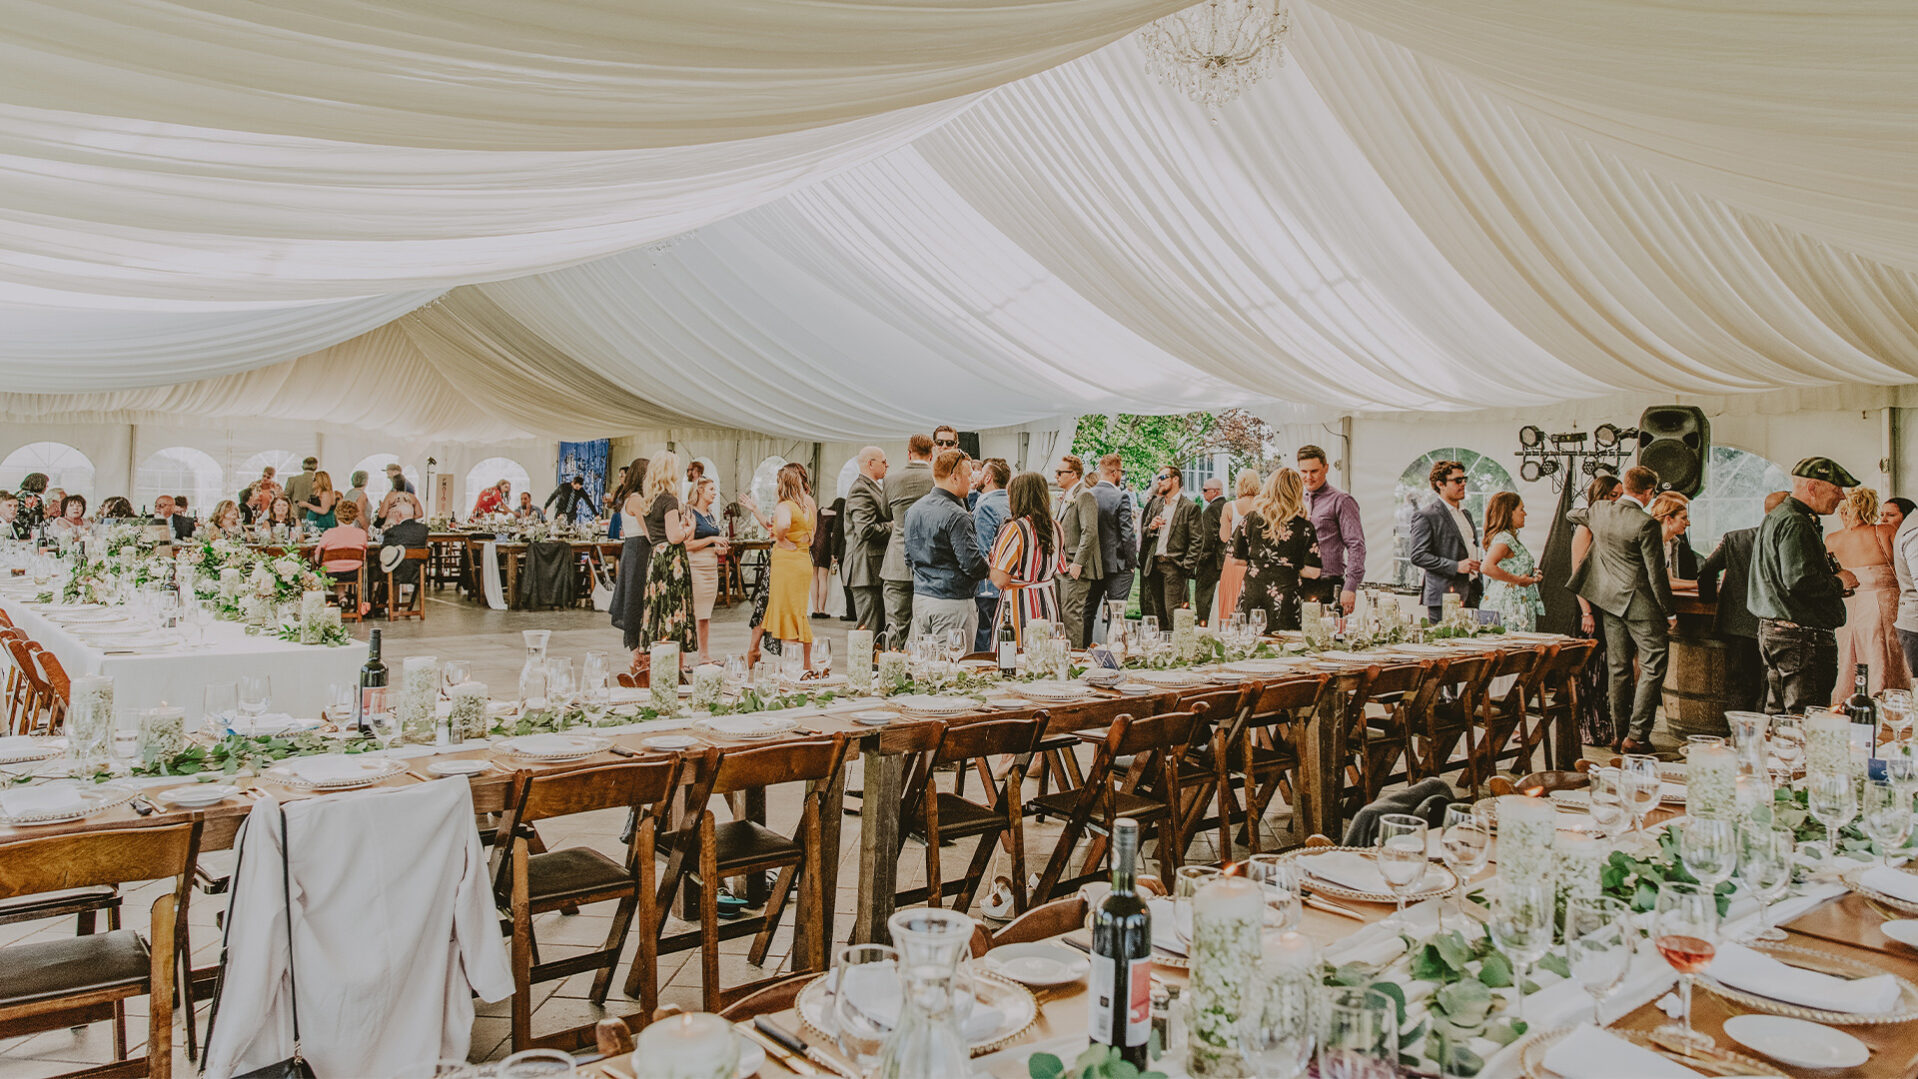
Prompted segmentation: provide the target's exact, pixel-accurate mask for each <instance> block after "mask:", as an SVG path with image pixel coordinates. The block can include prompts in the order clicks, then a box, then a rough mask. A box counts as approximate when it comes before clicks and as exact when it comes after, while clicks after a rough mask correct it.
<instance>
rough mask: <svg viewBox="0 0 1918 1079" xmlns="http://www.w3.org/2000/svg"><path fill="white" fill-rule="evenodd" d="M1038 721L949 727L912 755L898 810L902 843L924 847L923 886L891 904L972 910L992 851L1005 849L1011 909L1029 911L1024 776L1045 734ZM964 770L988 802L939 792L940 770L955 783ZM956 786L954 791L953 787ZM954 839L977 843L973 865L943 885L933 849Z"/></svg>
mask: <svg viewBox="0 0 1918 1079" xmlns="http://www.w3.org/2000/svg"><path fill="white" fill-rule="evenodd" d="M1045 724H1046V720H1045V717H1044V715H1043V714H1041V715H1039V716H1034V717H1029V718H1024V719H1019V718H1006V719H985V720H979V721H976V722H972V723H965V724H947V725H944V726H943V727H940V728H938V729H937V738H936V741H935V742H934V744H933V745H931V746H930V747H929V748H927V749H926V750H924V751H923V752H921V753H919V754H918V755H917V758H916V759H915V760H914V762H913V765H912V770H911V772H910V774H909V775H908V776H907V778H906V786H905V797H904V799H903V801H902V803H901V805H900V818H899V819H900V829H899V833H900V839H901V842H902V844H903V842H904V839H905V837H906V836H908V835H911V836H914V837H916V838H918V839H920V840H921V841H922V842H924V843H925V845H926V885H925V887H923V888H910V889H907V890H905V891H902V892H900V893H898V895H897V896H895V897H894V904H895V905H897V906H907V905H910V904H913V903H920V902H924V903H927V904H929V905H931V906H935V907H936V906H939V905H940V903H941V901H942V900H943V899H944V898H945V897H946V896H948V895H953V894H955V893H956V894H957V895H958V899H957V900H956V901H955V902H954V903H953V909H954V910H958V911H962V912H963V911H968V910H971V909H972V901H973V897H974V896H975V895H976V894H977V892H978V889H979V882H980V880H981V878H982V877H983V875H984V874H985V871H986V867H987V865H988V864H989V863H990V862H991V861H992V851H993V848H994V847H995V846H996V845H999V844H1001V843H1003V844H1004V845H1005V846H1006V848H1007V850H1008V852H1009V853H1010V854H1011V856H1012V906H1013V910H1015V911H1020V912H1023V911H1024V910H1025V909H1026V906H1027V896H1026V852H1025V830H1024V828H1023V827H1022V823H1023V819H1024V818H1023V809H1024V807H1023V805H1022V804H1021V803H1022V801H1023V799H1024V787H1025V778H1026V769H1027V768H1028V767H1030V766H1031V763H1032V757H1033V754H1034V753H1035V752H1036V751H1037V750H1038V746H1039V740H1040V739H1041V738H1042V737H1043V736H1044V734H1045ZM994 759H1003V760H1005V761H1006V764H1005V768H1004V771H1003V772H1001V773H999V774H998V775H997V776H995V775H994V774H993V770H992V766H991V762H992V761H993V760H994ZM968 767H973V768H976V769H977V770H978V772H979V777H980V779H981V780H982V781H983V783H984V785H985V790H986V798H987V800H986V801H985V802H984V803H980V802H975V801H972V800H971V799H968V798H966V797H964V796H962V795H960V794H957V793H948V792H945V791H941V790H940V789H939V788H938V784H937V782H936V781H935V780H936V777H937V773H938V771H939V770H940V769H942V768H957V770H958V774H959V775H960V776H964V775H965V770H966V768H968ZM955 786H957V784H956V783H955ZM956 839H976V840H977V841H978V845H977V846H975V847H974V848H973V852H972V862H971V864H970V865H969V866H968V867H967V869H966V874H965V876H964V877H963V878H961V879H959V880H954V881H944V880H941V876H940V865H939V848H940V847H941V846H942V845H943V844H944V843H946V842H948V841H950V840H956Z"/></svg>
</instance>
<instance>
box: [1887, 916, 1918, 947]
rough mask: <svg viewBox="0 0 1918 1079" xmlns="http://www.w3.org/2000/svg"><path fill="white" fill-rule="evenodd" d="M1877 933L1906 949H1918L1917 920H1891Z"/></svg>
mask: <svg viewBox="0 0 1918 1079" xmlns="http://www.w3.org/2000/svg"><path fill="white" fill-rule="evenodd" d="M1878 931H1879V932H1880V933H1883V934H1884V935H1886V936H1888V937H1890V938H1891V939H1893V940H1895V941H1897V942H1898V943H1900V944H1903V945H1904V946H1906V947H1907V948H1918V918H1893V919H1892V920H1891V921H1888V922H1886V923H1885V924H1883V925H1881V926H1879V927H1878Z"/></svg>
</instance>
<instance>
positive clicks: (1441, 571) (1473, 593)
mask: <svg viewBox="0 0 1918 1079" xmlns="http://www.w3.org/2000/svg"><path fill="white" fill-rule="evenodd" d="M1428 482H1430V483H1431V485H1432V490H1433V491H1434V492H1436V493H1437V494H1438V497H1437V498H1435V499H1433V500H1432V501H1431V503H1430V504H1429V505H1427V506H1425V507H1424V508H1423V509H1421V510H1419V511H1418V512H1417V513H1414V514H1413V515H1412V564H1413V565H1414V566H1417V567H1418V568H1420V569H1422V570H1424V571H1425V593H1424V597H1425V610H1426V613H1427V614H1429V615H1431V618H1432V621H1433V622H1434V623H1436V622H1438V620H1439V619H1440V618H1441V617H1443V615H1444V610H1445V594H1446V593H1448V592H1452V593H1456V594H1458V595H1459V596H1460V597H1461V599H1460V602H1461V603H1462V604H1464V605H1465V606H1467V607H1476V606H1478V597H1479V590H1480V589H1481V588H1482V587H1483V579H1482V578H1480V577H1479V575H1478V574H1479V561H1478V560H1479V546H1478V543H1479V540H1478V526H1477V525H1476V524H1474V523H1473V521H1472V515H1471V514H1470V513H1468V512H1467V511H1466V509H1465V466H1464V465H1462V464H1460V463H1459V462H1457V461H1440V462H1439V463H1437V464H1435V465H1433V466H1432V471H1431V474H1430V476H1429V477H1428Z"/></svg>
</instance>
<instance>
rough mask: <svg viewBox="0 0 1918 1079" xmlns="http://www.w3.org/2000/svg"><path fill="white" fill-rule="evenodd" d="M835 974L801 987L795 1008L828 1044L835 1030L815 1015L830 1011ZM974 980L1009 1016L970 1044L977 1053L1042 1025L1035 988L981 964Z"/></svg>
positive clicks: (805, 1024) (995, 1049) (801, 1020)
mask: <svg viewBox="0 0 1918 1079" xmlns="http://www.w3.org/2000/svg"><path fill="white" fill-rule="evenodd" d="M831 977H832V975H831V974H830V973H826V974H821V975H820V976H819V977H817V978H814V979H813V980H812V981H809V982H807V983H806V984H805V986H804V987H803V988H801V989H800V990H799V996H798V997H796V998H795V999H794V1000H793V1012H794V1014H796V1015H798V1016H799V1025H800V1026H801V1027H802V1028H804V1029H805V1031H806V1032H807V1033H809V1034H811V1035H813V1036H814V1037H816V1038H818V1039H820V1040H822V1041H824V1042H825V1043H827V1044H828V1045H832V1044H836V1043H835V1041H834V1032H833V1031H831V1030H828V1029H826V1027H825V1026H822V1025H821V1024H819V1023H817V1022H815V1021H814V1019H815V1017H825V1016H828V1015H830V1011H829V1005H828V1003H827V1000H828V998H829V995H830V990H829V989H828V988H827V986H828V985H829V984H830V983H829V981H828V980H829V979H830V978H831ZM972 980H973V982H974V987H973V993H974V995H975V996H976V995H979V994H980V992H981V990H984V991H985V992H986V993H989V994H990V1001H989V1002H990V1003H991V1004H992V1006H993V1007H995V1008H998V1009H999V1010H1000V1011H1002V1012H1004V1013H1005V1014H1006V1016H1007V1018H1006V1021H1005V1022H1004V1023H1003V1024H1001V1025H1000V1027H999V1029H997V1030H995V1031H993V1033H992V1036H991V1037H990V1038H987V1039H984V1040H981V1041H975V1042H972V1043H971V1044H970V1045H969V1046H968V1048H969V1049H971V1051H972V1055H973V1056H975V1057H979V1056H984V1055H986V1054H987V1053H996V1052H998V1051H999V1050H1001V1049H1004V1048H1006V1047H1007V1046H1009V1045H1011V1044H1013V1043H1014V1042H1017V1041H1019V1040H1020V1039H1022V1038H1024V1037H1025V1036H1027V1035H1028V1034H1031V1033H1032V1030H1033V1028H1034V1027H1036V1026H1038V1025H1039V998H1038V997H1036V996H1033V995H1032V990H1030V989H1027V988H1026V987H1025V986H1023V985H1020V984H1019V983H1018V982H1015V981H1013V980H1012V979H1011V978H1006V977H1002V976H1000V975H998V974H993V973H991V972H989V971H984V970H980V969H979V968H977V967H974V968H973V970H972ZM828 1022H830V1020H828Z"/></svg>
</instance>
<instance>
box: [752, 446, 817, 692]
mask: <svg viewBox="0 0 1918 1079" xmlns="http://www.w3.org/2000/svg"><path fill="white" fill-rule="evenodd" d="M739 504H740V505H742V506H744V507H746V508H747V509H748V510H750V511H751V512H752V515H753V517H754V518H755V519H757V520H758V521H759V523H760V524H761V525H763V526H764V527H765V529H766V531H767V533H768V534H770V535H771V536H772V538H773V550H772V571H771V574H772V580H771V583H770V584H769V585H768V586H767V589H766V593H767V598H766V618H765V620H764V621H763V622H761V623H760V625H759V627H758V629H757V630H756V631H755V632H754V635H753V643H752V646H751V647H750V648H749V649H748V650H747V656H748V658H749V659H756V658H757V654H758V644H759V636H760V634H761V633H764V634H768V635H770V636H772V637H773V638H774V639H776V640H778V641H780V642H781V646H780V647H781V649H782V651H781V654H782V655H784V654H786V653H785V652H784V651H783V650H784V649H785V648H786V647H789V646H790V644H791V643H792V642H795V641H796V642H798V644H799V645H800V647H801V649H802V651H801V659H802V660H803V662H804V663H805V666H806V669H808V670H811V669H812V619H811V618H809V617H808V613H809V611H808V602H809V596H808V592H809V591H810V588H811V584H812V534H813V529H814V527H816V526H817V524H818V521H819V506H818V504H817V503H815V502H814V501H813V498H812V491H811V488H810V485H809V484H808V483H807V480H806V469H805V468H804V467H803V466H801V465H799V464H796V463H790V464H787V465H786V466H785V467H784V468H781V469H780V470H779V505H778V506H777V507H775V508H774V509H773V514H772V516H771V517H770V518H768V517H767V516H765V515H764V514H762V513H760V512H759V506H758V504H756V503H755V502H754V501H753V500H752V497H751V496H750V495H741V496H740V499H739Z"/></svg>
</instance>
